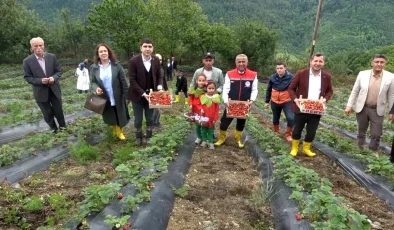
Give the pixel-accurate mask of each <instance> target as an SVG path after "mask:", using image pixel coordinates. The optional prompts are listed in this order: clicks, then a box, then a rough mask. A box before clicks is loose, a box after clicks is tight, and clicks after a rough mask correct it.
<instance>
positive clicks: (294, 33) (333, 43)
mask: <svg viewBox="0 0 394 230" xmlns="http://www.w3.org/2000/svg"><path fill="white" fill-rule="evenodd" d="M174 1H176V0H174ZM194 1H195V2H198V3H199V4H200V5H201V6H202V8H203V9H204V12H205V13H206V14H207V15H208V17H209V19H210V21H213V22H218V21H223V22H225V23H226V24H232V23H233V22H234V21H235V20H236V19H237V18H239V17H245V18H255V19H258V20H260V21H262V22H264V23H265V24H267V25H268V26H269V27H271V28H273V29H276V30H277V31H279V33H280V35H281V41H280V46H279V47H280V49H281V50H287V51H288V52H290V53H300V52H305V51H306V50H307V49H308V48H309V46H310V44H311V39H312V33H313V25H314V21H315V15H316V10H317V5H318V0H275V1H272V0H247V1H244V0H232V1H229V0H194ZM92 2H95V3H98V2H101V0H30V3H29V6H30V7H31V8H33V9H35V11H36V12H37V13H38V14H39V15H40V16H41V17H42V18H44V19H46V20H51V19H53V17H55V16H57V15H58V10H59V9H61V8H63V7H67V8H69V9H70V13H71V16H73V17H76V16H80V17H82V18H85V17H86V14H87V12H88V9H89V8H90V7H91V4H92ZM392 12H394V1H393V0H375V1H369V0H347V1H343V0H325V1H324V4H323V12H322V17H321V24H320V30H319V33H318V42H317V47H316V50H319V51H322V52H324V53H328V54H333V53H336V52H337V51H344V50H351V51H364V50H367V49H372V48H376V47H380V46H385V45H390V44H392V43H393V41H394V20H392V19H393V14H392Z"/></svg>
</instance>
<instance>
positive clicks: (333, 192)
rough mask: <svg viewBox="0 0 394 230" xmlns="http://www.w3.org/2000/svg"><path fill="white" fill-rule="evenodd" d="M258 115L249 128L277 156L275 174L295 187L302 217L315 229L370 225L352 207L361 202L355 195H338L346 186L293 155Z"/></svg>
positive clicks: (293, 195)
mask: <svg viewBox="0 0 394 230" xmlns="http://www.w3.org/2000/svg"><path fill="white" fill-rule="evenodd" d="M258 117H259V122H258V121H257V120H256V119H255V118H250V119H249V121H248V123H247V127H248V130H249V131H250V132H251V133H252V135H253V136H254V138H256V139H257V141H258V143H259V144H260V145H261V146H262V148H263V149H264V150H265V151H267V152H268V153H271V155H272V156H273V158H272V159H273V162H274V166H275V175H276V176H277V177H278V178H280V179H282V180H284V181H285V182H286V184H287V185H288V186H289V187H290V188H291V189H292V190H293V193H292V195H291V196H290V198H292V199H295V200H296V201H297V202H298V205H299V207H300V209H301V213H300V214H301V217H302V218H307V219H308V220H309V221H310V222H311V224H312V227H313V228H314V229H370V227H371V225H370V222H369V221H368V219H367V216H365V215H363V214H360V213H359V211H361V210H358V211H356V210H355V209H353V208H352V207H355V206H357V205H356V204H355V203H354V202H353V201H352V199H351V198H350V197H346V198H345V197H342V195H344V194H342V193H340V194H341V195H338V189H341V190H345V189H346V188H341V187H337V186H338V185H337V184H334V183H332V182H331V180H332V179H335V178H332V177H331V178H330V179H327V178H324V177H321V176H322V175H321V173H322V171H321V170H320V171H319V172H318V171H315V170H317V169H315V170H313V169H311V168H310V166H308V167H305V166H307V165H308V164H307V161H306V160H301V161H297V160H295V159H294V158H292V157H291V156H290V155H289V152H290V147H289V145H287V144H285V143H286V142H285V141H284V140H283V139H281V138H279V137H278V136H277V135H276V134H275V133H273V132H271V131H270V130H269V129H268V128H266V127H265V125H264V123H262V121H261V119H260V116H258ZM259 123H261V124H263V126H261V125H259ZM313 159H317V158H313ZM314 164H317V162H316V161H315V162H314ZM316 166H318V167H320V168H321V167H322V166H321V165H316ZM327 175H328V174H327ZM335 182H336V180H335ZM358 188H360V187H358ZM347 189H349V188H347ZM357 208H361V207H360V206H357ZM363 211H364V210H363Z"/></svg>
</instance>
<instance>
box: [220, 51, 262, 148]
mask: <svg viewBox="0 0 394 230" xmlns="http://www.w3.org/2000/svg"><path fill="white" fill-rule="evenodd" d="M235 65H236V68H235V69H233V70H230V71H228V72H227V74H226V76H225V78H224V85H223V93H222V98H223V102H224V104H226V109H225V110H224V112H223V116H222V118H221V119H220V135H219V140H218V141H217V142H216V143H215V145H216V146H221V145H223V144H224V142H225V140H226V132H227V128H228V127H229V126H230V124H231V122H232V121H233V118H229V117H227V108H228V106H229V102H228V101H229V100H230V99H231V100H237V101H248V105H249V106H251V105H252V103H253V102H254V101H256V98H257V94H258V89H257V83H258V80H257V72H254V71H252V70H250V69H248V68H247V67H248V57H247V56H246V55H245V54H239V55H237V57H236V58H235ZM245 122H246V120H245V119H237V124H236V126H235V132H234V138H235V140H236V141H237V144H238V147H239V148H243V147H244V144H243V143H242V141H241V138H242V132H243V130H244V128H245Z"/></svg>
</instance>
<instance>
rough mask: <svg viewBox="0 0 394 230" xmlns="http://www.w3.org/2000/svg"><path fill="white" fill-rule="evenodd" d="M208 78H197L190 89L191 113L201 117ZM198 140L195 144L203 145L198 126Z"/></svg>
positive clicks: (201, 75)
mask: <svg viewBox="0 0 394 230" xmlns="http://www.w3.org/2000/svg"><path fill="white" fill-rule="evenodd" d="M206 80H207V77H206V76H205V75H204V74H200V75H199V76H198V77H197V81H196V84H195V85H194V86H193V87H191V88H190V89H189V92H188V93H189V104H190V112H192V113H196V114H198V115H201V104H200V96H201V95H202V94H204V93H205V82H206ZM196 133H197V139H196V141H195V142H194V143H196V145H199V144H201V139H202V136H201V125H198V124H196Z"/></svg>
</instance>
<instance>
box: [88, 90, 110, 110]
mask: <svg viewBox="0 0 394 230" xmlns="http://www.w3.org/2000/svg"><path fill="white" fill-rule="evenodd" d="M106 103H107V99H104V98H102V97H99V96H97V95H96V94H89V96H88V97H87V98H86V101H85V106H84V107H85V108H86V109H88V110H90V111H93V112H95V113H98V114H103V112H104V108H105V104H106Z"/></svg>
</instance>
